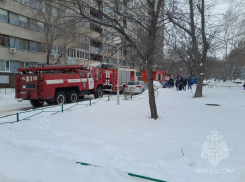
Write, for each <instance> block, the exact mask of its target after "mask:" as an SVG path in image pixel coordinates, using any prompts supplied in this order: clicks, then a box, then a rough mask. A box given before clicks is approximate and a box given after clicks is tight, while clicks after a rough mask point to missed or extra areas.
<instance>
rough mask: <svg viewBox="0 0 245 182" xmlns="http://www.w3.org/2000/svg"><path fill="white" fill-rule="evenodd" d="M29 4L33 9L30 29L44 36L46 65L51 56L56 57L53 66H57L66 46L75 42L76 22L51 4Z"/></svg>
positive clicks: (39, 2) (34, 2)
mask: <svg viewBox="0 0 245 182" xmlns="http://www.w3.org/2000/svg"><path fill="white" fill-rule="evenodd" d="M30 3H32V4H31V6H32V7H34V10H33V11H34V17H35V19H31V20H30V21H31V22H30V24H31V26H32V29H35V30H36V31H39V32H41V33H43V35H44V36H43V39H44V40H45V43H46V52H47V56H46V64H50V57H51V55H52V56H56V57H55V58H56V62H55V64H57V63H59V62H60V61H61V59H62V57H65V55H66V48H67V46H68V45H69V44H71V43H72V42H74V41H76V34H75V31H76V28H77V27H76V20H75V19H73V17H72V16H69V14H66V13H65V10H64V9H62V8H60V7H59V8H57V7H55V6H53V5H52V2H47V1H44V0H39V1H31V2H30ZM36 19H38V20H40V22H39V21H37V20H36Z"/></svg>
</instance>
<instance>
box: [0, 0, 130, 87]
mask: <svg viewBox="0 0 245 182" xmlns="http://www.w3.org/2000/svg"><path fill="white" fill-rule="evenodd" d="M38 7H41V13H40V9H38ZM84 11H85V12H86V13H90V14H91V17H94V18H96V14H95V13H94V11H93V10H90V9H88V8H84ZM40 14H41V15H40ZM64 14H65V17H66V18H67V15H69V12H67V11H66V10H64V9H61V8H59V7H54V6H51V5H49V4H48V3H46V4H44V3H43V2H42V3H41V4H39V3H38V0H37V1H34V0H7V1H6V0H0V87H1V86H2V87H3V86H7V85H6V84H7V83H9V82H12V81H11V80H12V76H13V75H12V74H10V73H16V72H17V69H18V68H19V67H27V66H38V65H43V64H47V54H48V51H47V50H48V44H51V45H49V46H51V48H50V59H49V64H57V63H58V64H83V65H85V66H88V65H92V64H96V63H100V62H103V61H106V62H108V63H109V64H117V60H116V51H117V49H116V47H115V44H114V41H113V39H114V38H115V35H113V34H112V33H111V32H110V31H109V30H106V29H102V27H101V26H100V25H97V24H94V23H92V22H84V23H81V21H80V22H78V23H76V22H75V25H74V26H75V27H76V28H75V29H74V30H73V31H71V30H70V32H66V33H68V34H70V35H71V36H70V41H69V42H67V41H66V42H64V40H63V41H61V39H62V37H61V36H60V38H59V40H58V38H57V40H52V41H53V42H52V41H51V40H47V37H50V36H52V35H47V32H46V31H47V30H46V29H47V28H48V27H51V26H52V24H51V25H50V24H48V23H50V22H51V21H50V22H47V19H45V20H44V18H43V17H42V15H43V16H49V17H51V18H53V19H54V20H55V19H58V18H57V17H58V16H60V15H64ZM61 18H62V17H61ZM66 26H67V25H66ZM70 26H72V25H71V24H70ZM61 33H62V32H61ZM49 39H50V38H49ZM64 39H66V40H67V37H64ZM51 42H52V43H51ZM124 52H125V50H124V51H123V49H120V50H119V54H120V64H121V66H125V67H126V66H127V65H128V64H127V62H126V61H125V57H124V55H123V53H124ZM57 60H58V62H57ZM3 75H7V76H3ZM9 80H10V81H9ZM10 84H11V83H10ZM12 86H13V84H12Z"/></svg>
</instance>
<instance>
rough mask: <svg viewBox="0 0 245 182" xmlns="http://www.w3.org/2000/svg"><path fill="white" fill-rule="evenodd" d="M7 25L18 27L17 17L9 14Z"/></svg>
mask: <svg viewBox="0 0 245 182" xmlns="http://www.w3.org/2000/svg"><path fill="white" fill-rule="evenodd" d="M9 23H10V24H12V25H17V26H19V15H18V14H15V13H11V12H9Z"/></svg>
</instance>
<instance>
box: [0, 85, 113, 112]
mask: <svg viewBox="0 0 245 182" xmlns="http://www.w3.org/2000/svg"><path fill="white" fill-rule="evenodd" d="M14 94H15V93H14V90H13V89H7V90H6V93H5V89H0V116H5V115H10V114H13V113H16V112H19V111H27V110H30V109H35V108H34V107H33V106H32V105H31V104H30V102H29V101H27V100H23V101H22V102H18V101H17V99H16V98H15V96H14ZM110 95H115V94H110ZM84 99H85V100H86V99H94V96H93V95H87V96H85V98H84ZM46 106H48V104H46V103H45V104H44V105H43V107H46Z"/></svg>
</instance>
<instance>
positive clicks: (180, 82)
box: [179, 78, 183, 91]
mask: <svg viewBox="0 0 245 182" xmlns="http://www.w3.org/2000/svg"><path fill="white" fill-rule="evenodd" d="M182 88H183V78H180V81H179V91H181V90H182Z"/></svg>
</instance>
